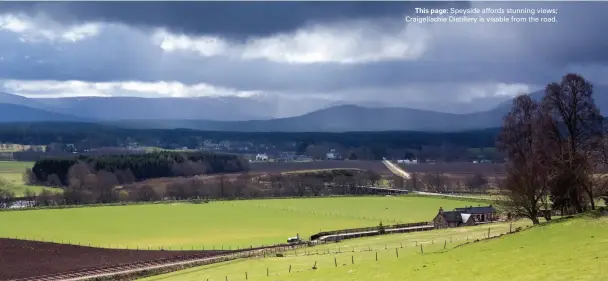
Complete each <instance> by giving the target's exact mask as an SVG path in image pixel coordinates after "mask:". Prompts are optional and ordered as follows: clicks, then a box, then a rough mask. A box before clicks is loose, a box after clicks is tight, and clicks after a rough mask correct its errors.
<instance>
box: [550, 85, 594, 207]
mask: <svg viewBox="0 0 608 281" xmlns="http://www.w3.org/2000/svg"><path fill="white" fill-rule="evenodd" d="M542 106H543V108H544V110H545V111H546V112H548V113H549V114H550V115H551V117H552V119H553V122H552V129H551V130H548V131H547V133H548V134H547V136H548V137H549V138H550V139H551V140H552V141H554V142H555V143H556V144H558V149H557V150H556V151H557V152H558V153H557V154H556V157H554V159H553V162H554V163H555V165H556V167H557V168H558V170H559V173H560V177H558V178H556V180H555V182H554V185H553V186H552V190H551V195H552V198H553V201H554V204H555V205H556V206H560V207H569V206H571V207H573V208H575V209H576V210H577V211H578V212H581V211H582V210H583V206H582V205H583V202H581V198H580V197H581V195H580V194H581V192H583V193H585V194H586V195H587V197H588V199H589V203H590V204H591V208H592V209H594V208H595V204H594V199H595V198H594V194H593V186H592V180H591V178H590V177H591V174H592V163H591V161H592V159H591V156H592V155H593V153H594V152H596V151H598V150H599V148H600V144H601V143H600V142H601V139H602V135H603V117H602V115H601V114H600V111H599V109H598V108H597V106H596V105H595V102H594V100H593V85H592V84H591V83H590V82H589V81H587V80H586V79H585V78H583V77H582V76H580V75H578V74H572V73H570V74H566V75H565V76H563V77H562V79H561V81H560V83H551V84H549V85H548V86H547V87H546V89H545V96H544V98H543V100H542Z"/></svg>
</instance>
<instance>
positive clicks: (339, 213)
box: [0, 196, 479, 250]
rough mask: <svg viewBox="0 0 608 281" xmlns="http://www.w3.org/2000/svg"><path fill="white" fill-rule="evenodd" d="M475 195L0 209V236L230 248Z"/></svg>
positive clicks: (425, 209)
mask: <svg viewBox="0 0 608 281" xmlns="http://www.w3.org/2000/svg"><path fill="white" fill-rule="evenodd" d="M478 204H479V203H475V202H468V201H462V200H453V199H445V198H433V197H417V196H396V197H390V196H388V197H324V198H300V199H266V200H243V201H211V202H210V203H202V204H191V203H175V204H146V205H129V206H111V207H109V206H108V207H86V208H70V209H41V210H20V211H9V212H0V221H1V222H2V224H0V237H5V238H21V239H23V238H26V239H28V240H38V241H54V242H60V243H62V242H63V243H70V244H79V243H80V244H83V245H89V244H91V245H92V246H94V247H102V248H127V247H128V248H129V249H135V248H136V247H139V248H140V249H142V248H147V247H152V248H154V249H158V248H159V247H163V248H164V249H172V250H176V249H177V250H179V249H181V248H182V247H183V248H184V249H186V248H187V249H192V248H193V247H194V249H199V250H209V249H236V248H243V247H250V246H253V247H256V246H262V245H274V244H281V243H284V242H285V241H286V239H287V238H288V237H292V236H295V235H296V234H300V236H302V237H303V238H308V237H310V235H312V234H315V233H318V232H320V231H327V230H339V229H346V228H358V227H371V226H377V225H378V224H379V223H380V222H382V223H383V224H384V225H389V224H395V223H410V222H421V221H431V220H432V219H433V217H434V216H435V215H436V214H437V211H438V209H439V207H443V209H444V210H451V209H454V208H456V207H463V206H468V205H474V206H477V205H478Z"/></svg>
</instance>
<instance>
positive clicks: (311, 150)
mask: <svg viewBox="0 0 608 281" xmlns="http://www.w3.org/2000/svg"><path fill="white" fill-rule="evenodd" d="M161 147H162V149H169V150H184V151H187V150H202V151H214V152H227V153H238V154H241V155H242V156H243V157H244V158H245V159H247V160H249V161H251V162H303V161H313V160H373V159H376V157H375V156H374V155H375V154H374V152H373V151H372V149H371V148H369V147H358V148H351V149H346V148H344V147H341V146H340V145H337V144H331V143H322V144H302V143H298V142H295V141H293V142H282V143H254V142H251V141H233V140H215V141H214V140H209V139H208V140H204V141H202V142H193V143H192V145H190V146H183V145H171V144H163V143H152V144H146V145H142V144H139V143H137V142H128V143H123V144H120V146H118V147H99V148H87V147H83V146H82V144H71V143H52V144H49V145H46V146H31V147H29V148H28V149H27V151H28V152H35V153H36V154H40V153H43V154H46V153H48V154H57V153H72V154H76V153H95V154H102V153H104V152H110V153H112V152H113V151H114V152H120V151H123V152H124V150H125V149H126V150H128V151H130V152H132V153H140V152H150V151H154V150H161ZM429 151H430V152H429ZM386 152H387V155H386V158H387V159H390V160H394V161H396V162H397V163H399V164H421V163H426V164H434V163H436V162H441V161H440V160H438V159H440V158H441V157H439V156H438V155H436V149H426V151H425V150H424V148H423V149H422V150H420V151H415V150H405V149H403V150H387V151H386ZM465 153H467V154H470V155H467V156H466V157H465V158H466V159H468V160H469V162H473V163H490V162H492V161H490V160H486V159H484V156H483V155H481V154H480V155H476V153H475V152H466V151H465ZM458 155H461V156H462V155H463V154H462V151H461V152H460V153H458ZM21 156H23V155H21ZM11 157H12V155H11V153H8V152H6V153H4V152H2V150H0V158H1V159H5V158H6V159H5V160H8V158H11ZM459 158H462V157H459ZM26 160H27V159H26Z"/></svg>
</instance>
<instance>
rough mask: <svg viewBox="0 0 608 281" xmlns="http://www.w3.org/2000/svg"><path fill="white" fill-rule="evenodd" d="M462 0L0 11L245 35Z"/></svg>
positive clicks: (15, 5) (55, 5)
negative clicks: (445, 0)
mask: <svg viewBox="0 0 608 281" xmlns="http://www.w3.org/2000/svg"><path fill="white" fill-rule="evenodd" d="M468 5H469V4H468V3H466V2H454V3H446V2H428V3H424V2H397V1H393V2H367V1H355V2H343V1H339V2H312V1H310V2H309V1H303V2H296V1H293V2H291V1H288V2H274V1H273V2H258V1H252V2H215V1H211V2H169V1H168V2H106V1H102V2H8V3H6V2H0V11H5V12H24V13H29V14H36V13H43V14H46V15H47V16H50V17H52V18H53V19H54V20H57V21H61V22H68V23H74V22H88V21H106V22H118V23H124V24H127V25H133V26H140V27H166V28H169V29H171V30H174V31H178V32H185V33H190V34H215V35H224V36H226V37H235V38H244V37H249V36H262V35H270V34H274V33H279V32H288V31H292V30H295V29H297V28H299V27H301V26H304V25H306V24H308V23H311V22H333V21H342V20H353V19H370V18H394V19H402V17H403V15H404V14H406V13H412V12H413V11H414V8H415V7H421V6H424V7H437V6H450V7H467V6H468Z"/></svg>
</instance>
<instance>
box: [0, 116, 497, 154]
mask: <svg viewBox="0 0 608 281" xmlns="http://www.w3.org/2000/svg"><path fill="white" fill-rule="evenodd" d="M497 134H498V129H497V128H495V129H485V130H474V131H465V132H449V133H447V132H445V133H436V132H407V131H391V132H346V133H315V132H309V133H285V132H257V133H254V132H214V131H197V130H186V129H173V130H165V129H147V130H134V129H122V128H116V127H110V126H103V125H99V124H93V123H69V122H52V123H48V122H46V123H45V122H35V123H27V122H23V123H3V124H0V142H4V143H20V144H30V145H49V144H52V143H63V144H73V145H74V147H75V148H76V149H77V150H78V151H85V150H90V149H94V148H100V147H121V146H124V145H125V144H128V143H133V142H136V143H138V144H139V145H142V146H158V147H162V148H168V149H170V148H176V147H179V148H181V147H184V146H185V147H189V148H197V147H199V146H200V144H201V143H203V142H204V141H205V140H213V141H216V142H219V141H222V140H231V141H242V142H252V143H254V144H263V145H266V146H268V147H276V148H277V149H280V150H285V151H286V150H291V151H295V152H297V153H299V154H305V153H307V150H310V148H311V147H321V146H331V148H336V147H341V148H342V149H343V150H344V152H343V154H344V156H345V157H347V158H350V159H368V160H371V159H376V160H379V159H382V157H386V156H389V155H395V157H398V158H401V157H406V156H407V154H408V153H411V151H418V152H420V154H421V155H420V156H422V157H429V158H438V157H445V158H446V159H447V160H449V159H452V158H454V157H455V156H458V155H462V154H463V153H466V149H467V148H470V147H474V148H480V147H492V146H494V144H495V142H496V137H497ZM293 144H295V146H293ZM442 150H444V151H445V152H442V153H441V154H439V153H437V152H439V151H442ZM326 152H327V151H323V152H322V153H326ZM45 153H46V152H42V151H38V152H36V153H33V152H31V153H29V154H13V155H14V156H15V157H22V158H24V159H25V158H29V159H31V158H32V157H41V156H40V155H42V156H45V155H44V154H45ZM412 156H413V155H412Z"/></svg>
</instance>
